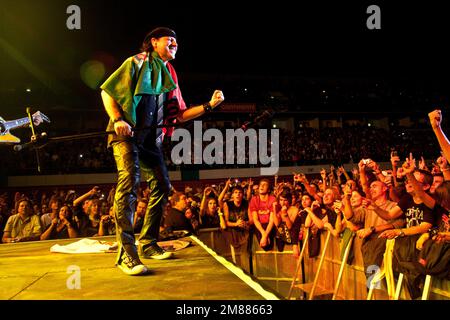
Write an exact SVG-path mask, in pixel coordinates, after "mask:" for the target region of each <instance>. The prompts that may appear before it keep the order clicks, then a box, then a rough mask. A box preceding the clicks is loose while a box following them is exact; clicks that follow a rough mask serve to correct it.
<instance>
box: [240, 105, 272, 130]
mask: <svg viewBox="0 0 450 320" xmlns="http://www.w3.org/2000/svg"><path fill="white" fill-rule="evenodd" d="M271 116H272V112H270V111H269V110H265V111H264V112H263V113H261V114H260V115H259V116H257V117H255V118H254V119H253V120H250V121H246V122H244V124H243V125H242V126H241V129H242V130H246V129H247V128H248V127H250V126H252V125H254V124H256V123H258V122H260V121H264V120H267V119H268V118H270V117H271Z"/></svg>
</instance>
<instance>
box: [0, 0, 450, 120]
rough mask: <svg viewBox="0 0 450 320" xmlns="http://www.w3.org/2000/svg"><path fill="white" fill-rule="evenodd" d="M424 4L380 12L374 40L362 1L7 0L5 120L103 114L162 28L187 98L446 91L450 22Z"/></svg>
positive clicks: (1, 42)
mask: <svg viewBox="0 0 450 320" xmlns="http://www.w3.org/2000/svg"><path fill="white" fill-rule="evenodd" d="M423 3H424V2H422V5H419V4H411V3H408V2H405V3H403V4H402V3H400V4H399V3H397V5H396V6H395V7H394V6H393V4H381V3H380V4H379V5H380V8H381V23H382V29H381V30H368V29H367V28H366V19H367V17H368V16H369V15H368V14H367V13H366V9H367V7H368V6H369V5H370V4H373V3H372V2H364V1H360V2H359V3H358V4H355V3H353V4H351V3H346V4H344V3H343V1H334V2H331V1H327V2H324V1H314V4H308V5H306V4H304V2H296V1H285V0H278V1H272V2H269V3H266V2H260V1H258V2H257V1H255V2H249V1H243V0H242V1H222V2H217V1H209V2H198V1H195V2H194V1H185V2H184V4H182V5H180V4H178V3H175V2H173V1H160V2H159V3H158V4H157V3H156V2H155V1H119V0H115V1H95V0H92V1H78V0H70V1H66V0H61V1H49V0H48V1H44V0H41V1H23V0H1V5H0V98H1V102H0V104H1V106H0V110H2V114H5V115H10V116H11V115H12V114H14V113H18V112H19V110H21V108H23V107H25V106H26V105H29V104H32V105H36V107H38V108H41V109H45V108H62V109H64V108H75V109H83V108H85V109H88V108H91V107H94V106H97V107H98V105H99V92H98V85H99V83H101V82H102V81H103V80H104V79H105V78H106V77H107V76H108V75H109V74H110V73H111V72H112V71H113V70H114V69H115V68H117V67H118V66H119V65H120V63H121V62H122V61H123V60H124V59H125V58H127V57H128V56H130V55H133V54H135V53H137V52H138V48H139V46H140V43H141V41H142V39H143V37H144V36H145V34H146V33H147V31H148V30H150V29H152V28H153V27H155V26H159V25H164V26H169V27H172V28H174V29H175V30H176V32H177V34H178V38H179V39H178V40H179V51H178V55H177V59H176V60H175V61H174V65H175V67H176V69H177V71H178V73H179V74H180V76H181V77H180V78H181V79H182V82H183V83H182V88H184V89H185V90H184V91H183V93H184V95H185V96H186V97H187V98H189V96H190V95H191V96H192V97H197V96H198V94H199V93H198V92H200V91H201V90H202V89H203V88H200V86H201V85H202V84H203V83H206V84H207V86H208V87H209V86H216V85H217V86H220V85H222V84H224V83H226V86H227V87H232V86H233V81H234V80H233V79H236V76H237V77H238V78H239V79H240V81H241V82H242V81H245V82H246V83H250V82H251V81H252V80H251V79H256V80H255V83H257V82H258V79H269V82H270V78H272V77H273V78H284V79H290V78H292V79H295V78H298V77H302V78H317V79H345V78H358V79H370V78H376V79H381V80H383V79H386V80H387V79H397V78H398V79H405V78H407V79H415V80H416V81H418V83H420V85H424V86H432V85H434V84H435V83H438V85H439V87H440V88H442V87H445V85H442V84H443V83H444V84H447V83H448V74H449V71H450V59H449V57H448V53H447V51H446V50H445V49H444V48H446V47H447V46H446V42H448V39H449V37H448V34H449V31H450V28H449V26H448V23H447V21H448V18H447V16H446V12H447V11H446V10H444V8H443V7H441V6H439V5H432V4H428V2H427V4H426V5H425V4H423ZM72 4H75V5H78V6H79V7H80V9H81V30H68V29H67V27H66V20H67V19H68V17H69V16H70V14H67V13H66V9H67V7H68V6H69V5H72ZM263 76H264V77H266V78H263ZM267 77H268V78H267ZM263 81H265V80H263ZM288 81H289V80H288ZM293 81H294V80H293ZM398 81H402V80H398ZM27 89H30V90H31V91H29V92H27V91H26V90H27ZM186 89H188V91H186ZM231 92H233V90H231ZM208 94H209V93H208ZM20 112H21V111H20Z"/></svg>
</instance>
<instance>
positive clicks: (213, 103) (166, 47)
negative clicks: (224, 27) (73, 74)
mask: <svg viewBox="0 0 450 320" xmlns="http://www.w3.org/2000/svg"><path fill="white" fill-rule="evenodd" d="M177 49H178V42H177V36H176V34H175V32H174V31H173V30H171V29H169V28H165V27H158V28H156V29H154V30H152V31H151V32H149V33H148V34H147V36H146V37H145V39H144V42H143V44H142V52H141V53H139V54H137V55H135V56H133V57H130V58H128V59H127V60H125V62H124V63H123V64H122V66H120V67H119V69H117V70H116V71H115V72H114V73H113V74H112V75H111V76H110V77H109V78H108V79H107V80H106V81H105V83H104V84H103V85H102V86H101V89H102V92H101V96H102V100H103V104H104V106H105V110H106V112H107V114H108V116H109V118H110V121H109V123H108V128H107V130H108V131H113V130H114V132H115V134H111V135H110V136H109V137H108V146H109V147H112V149H113V153H114V158H115V161H116V165H117V171H118V182H117V188H116V194H115V198H114V211H115V216H116V224H117V227H116V229H117V231H116V233H117V242H118V244H119V250H118V255H117V261H116V265H117V266H118V267H119V268H120V269H121V270H122V271H123V272H125V273H126V274H129V275H140V274H144V273H146V272H147V271H148V270H147V267H146V266H145V265H144V264H143V263H142V262H141V260H140V257H141V258H144V259H167V258H170V257H171V256H172V253H170V252H166V251H164V250H163V249H162V248H160V247H159V246H158V245H157V240H158V235H159V227H160V222H161V217H162V214H163V207H164V204H165V202H166V201H167V196H168V194H169V192H170V191H171V189H172V186H171V184H170V181H169V176H168V172H167V168H166V165H165V163H164V157H163V151H162V141H163V139H164V136H165V135H169V136H170V135H171V134H172V131H173V128H171V129H172V130H170V129H167V128H157V126H161V125H163V124H166V125H167V124H172V123H176V122H177V121H180V122H184V121H188V120H191V119H194V118H196V117H198V116H200V115H202V114H204V113H205V112H209V111H211V110H212V109H214V108H215V107H217V106H218V105H219V104H220V103H221V102H222V101H223V100H224V97H223V93H222V92H221V91H219V90H216V91H215V92H214V93H213V95H212V97H211V100H210V101H209V102H207V103H205V104H203V105H199V106H194V107H191V108H189V109H187V108H186V104H185V102H184V100H183V97H182V96H181V91H180V89H179V86H178V79H177V74H176V72H175V69H174V68H173V66H172V65H171V64H170V63H169V61H170V60H173V59H174V58H175V55H176V53H177ZM147 127H152V129H145V130H142V128H147ZM141 172H143V173H145V174H146V181H147V183H148V184H149V189H150V190H152V191H151V193H150V195H149V202H148V206H147V209H146V212H145V217H144V221H143V226H142V230H141V233H140V236H139V246H138V247H136V245H135V237H134V233H133V223H132V222H133V219H132V218H133V213H134V209H135V205H136V200H137V190H138V187H139V184H140V174H141ZM139 256H140V257H139Z"/></svg>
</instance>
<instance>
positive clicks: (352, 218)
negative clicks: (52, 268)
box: [0, 110, 450, 299]
mask: <svg viewBox="0 0 450 320" xmlns="http://www.w3.org/2000/svg"><path fill="white" fill-rule="evenodd" d="M429 120H430V124H431V127H432V129H433V132H434V135H433V139H435V140H436V141H437V142H438V144H439V147H440V150H441V154H439V148H436V149H434V153H435V156H436V157H435V158H436V160H435V161H434V162H432V163H426V161H425V160H424V159H423V157H420V156H418V155H417V154H413V153H409V156H407V158H406V160H405V161H403V160H401V159H400V157H399V155H400V156H402V159H404V156H406V155H407V154H405V153H399V152H398V150H385V149H384V147H378V146H377V145H376V143H374V142H373V140H374V135H376V137H378V138H380V139H389V137H388V136H386V135H385V133H383V132H382V131H379V130H378V129H367V130H365V131H362V130H360V129H357V130H358V133H359V134H358V136H359V138H356V137H355V136H354V135H353V134H352V132H350V133H348V135H347V133H346V134H344V133H342V134H341V135H338V134H337V132H338V131H339V130H335V129H330V130H328V131H327V130H324V131H322V132H320V134H319V133H317V132H315V131H314V130H312V129H311V130H310V129H305V130H300V131H299V133H298V134H299V136H298V137H297V138H299V137H301V138H302V139H303V140H301V141H299V142H298V147H299V148H300V147H302V148H305V149H306V150H307V151H306V153H313V152H315V153H314V154H317V155H323V154H325V155H327V156H330V157H333V158H336V157H338V156H340V155H341V154H345V150H347V151H349V156H350V155H351V152H352V148H355V146H357V147H358V149H355V150H354V152H355V155H359V156H360V157H359V159H358V160H357V161H355V162H356V163H357V164H356V165H355V168H354V169H353V170H352V171H351V172H346V171H345V170H344V168H343V167H336V168H335V167H333V166H332V167H331V168H330V169H329V170H326V169H322V171H321V172H320V177H315V178H314V177H310V176H308V177H307V176H306V175H305V174H303V173H300V172H298V173H294V174H293V175H292V176H290V177H278V176H274V177H270V179H267V178H263V179H258V180H257V181H255V180H254V179H238V178H237V179H234V180H233V179H228V180H226V181H223V182H222V183H220V184H215V185H196V186H193V185H184V186H183V187H181V188H180V187H178V190H173V193H172V194H171V196H170V198H169V202H168V204H167V206H166V210H165V213H164V216H163V221H162V223H161V230H160V231H161V235H167V234H171V233H172V232H173V231H175V230H187V231H188V232H191V233H193V234H197V233H198V232H199V230H200V229H201V228H220V229H221V230H222V231H223V232H224V234H225V236H226V237H227V238H228V239H229V242H230V243H231V244H232V246H233V247H234V248H235V250H240V251H242V252H244V251H246V250H247V249H248V246H247V244H248V241H249V239H250V238H253V235H254V236H255V237H256V239H257V241H258V244H259V246H260V247H261V248H262V249H263V250H278V251H282V250H283V248H284V246H285V245H286V244H290V245H293V255H294V257H298V256H299V243H300V241H302V240H303V237H304V236H305V235H306V234H308V237H310V238H309V240H310V242H309V256H310V257H314V256H317V255H319V253H320V250H321V249H320V238H319V237H317V235H318V234H320V233H321V232H327V231H329V232H330V233H331V234H332V235H333V236H335V237H342V235H344V234H350V235H355V236H357V237H360V238H361V239H363V245H362V247H361V251H362V256H363V260H364V267H365V268H368V267H369V266H373V265H378V266H381V265H382V263H383V262H382V260H383V254H384V252H385V249H386V242H387V241H388V240H390V239H396V240H395V247H394V255H393V267H394V269H395V271H396V272H402V273H404V274H405V276H406V279H407V287H408V289H409V294H410V297H411V298H413V299H415V298H417V297H418V296H419V295H420V291H419V290H420V281H421V280H423V278H424V275H425V274H431V275H433V276H436V277H441V278H445V279H450V265H449V262H450V259H449V258H450V257H449V255H450V250H449V248H450V247H449V246H450V224H449V219H450V165H449V161H448V160H447V159H450V143H449V141H448V140H447V138H446V136H445V134H444V132H443V131H442V129H441V121H442V114H441V112H440V111H438V110H436V111H433V112H431V113H430V114H429ZM319 135H320V139H322V140H323V141H324V142H323V144H320V143H317V144H316V141H317V138H318V137H319ZM327 139H328V140H327ZM346 140H349V141H350V142H349V141H346ZM362 141H364V143H363V145H364V146H366V147H367V148H366V149H363V148H362V146H361V145H358V144H357V143H358V142H359V143H361V142H362ZM291 142H292V141H291ZM330 146H331V147H332V148H331V149H330V148H329V147H330ZM291 147H292V148H295V146H293V145H292V146H291ZM423 147H425V146H423ZM308 148H309V149H308ZM92 149H93V150H94V151H93V152H96V151H95V149H96V148H95V147H94V148H92ZM100 149H101V148H100V147H98V151H99V152H101V150H100ZM361 150H363V151H361ZM383 150H384V152H386V153H387V154H386V155H385V156H386V157H388V158H389V159H390V162H391V165H392V168H391V169H389V170H381V169H380V167H379V165H378V164H377V161H376V160H375V156H372V154H373V155H378V152H380V153H381V152H382V151H383ZM401 150H402V152H406V151H410V150H406V147H405V146H404V145H403V149H401ZM414 150H415V149H414ZM429 151H430V150H428V152H429ZM361 156H363V157H361ZM414 156H416V157H417V161H416V159H415V158H414ZM380 157H381V156H380ZM355 159H356V158H355ZM419 159H420V160H419ZM150 191H151V190H149V189H148V187H143V188H142V189H141V190H140V192H139V197H138V201H137V202H136V212H135V215H134V218H133V223H134V227H135V232H137V233H138V232H139V231H140V230H139V229H140V227H141V226H142V219H143V217H144V215H145V210H146V207H147V199H148V194H149V192H150ZM114 192H115V190H114V187H112V188H111V189H110V190H100V188H99V187H93V188H92V189H91V190H89V191H88V192H86V193H83V194H81V195H78V194H77V192H75V191H74V190H55V191H54V192H53V193H52V194H50V195H49V194H39V192H38V191H36V190H35V191H34V192H32V194H21V193H20V192H17V193H16V194H15V195H14V197H11V198H10V196H11V195H9V194H8V193H5V194H3V195H1V196H0V225H1V229H2V231H3V234H2V241H3V242H4V243H11V242H22V241H31V240H44V239H61V238H75V237H92V236H103V235H112V234H114V233H115V223H114V219H115V217H114V207H113V196H114ZM306 230H308V232H307V233H306ZM318 239H319V240H318Z"/></svg>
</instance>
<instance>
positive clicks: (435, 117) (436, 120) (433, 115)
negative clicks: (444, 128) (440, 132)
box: [428, 109, 442, 129]
mask: <svg viewBox="0 0 450 320" xmlns="http://www.w3.org/2000/svg"><path fill="white" fill-rule="evenodd" d="M428 118H429V119H430V124H431V127H432V128H433V129H434V128H440V127H441V121H442V111H441V110H438V109H437V110H434V111H432V112H430V113H429V114H428Z"/></svg>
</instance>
